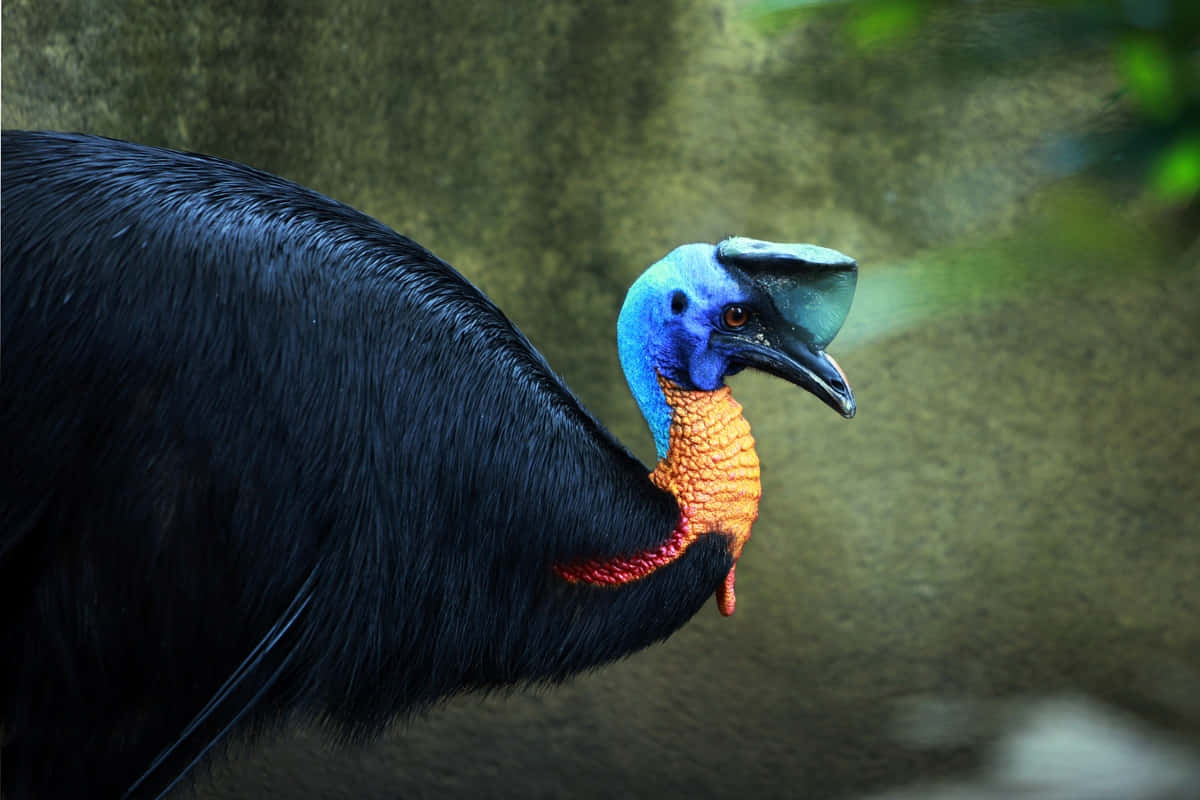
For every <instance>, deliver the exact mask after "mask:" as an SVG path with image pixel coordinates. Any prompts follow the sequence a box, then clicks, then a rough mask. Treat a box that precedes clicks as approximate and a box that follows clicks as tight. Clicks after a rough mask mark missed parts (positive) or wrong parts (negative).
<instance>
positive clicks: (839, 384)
mask: <svg viewBox="0 0 1200 800" xmlns="http://www.w3.org/2000/svg"><path fill="white" fill-rule="evenodd" d="M717 335H718V336H719V337H721V338H722V339H725V340H726V341H728V340H733V341H732V342H729V343H730V344H732V345H733V348H734V349H735V350H736V352H737V355H736V356H735V361H736V362H737V363H738V364H739V365H742V366H747V367H752V368H754V369H759V370H762V371H763V372H766V373H769V374H771V375H774V376H775V377H777V378H783V379H784V380H785V381H790V382H791V383H794V384H796V385H797V386H800V387H803V388H805V389H807V390H808V391H810V392H812V393H813V394H815V395H816V396H817V397H819V398H820V399H821V400H823V401H824V402H825V404H826V405H827V406H829V407H830V408H832V409H833V410H834V411H836V412H838V413H839V414H841V415H842V416H843V417H845V418H846V419H851V418H852V417H853V416H854V411H855V405H854V392H853V391H851V389H850V384H849V383H847V381H846V374H845V373H844V372H842V368H841V367H840V366H838V363H837V362H836V361H834V360H833V356H831V355H829V354H828V353H826V352H825V351H824V350H815V349H813V348H811V347H809V346H808V345H807V344H805V343H803V342H792V343H785V344H782V345H779V346H774V347H773V346H769V345H766V344H763V343H759V342H755V341H745V340H741V339H739V338H738V337H736V336H730V335H729V334H717ZM789 344H790V345H791V346H788V345H789Z"/></svg>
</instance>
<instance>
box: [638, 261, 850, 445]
mask: <svg viewBox="0 0 1200 800" xmlns="http://www.w3.org/2000/svg"><path fill="white" fill-rule="evenodd" d="M856 279H857V268H856V264H855V262H854V260H853V259H851V258H849V257H847V256H844V255H842V254H841V253H838V252H837V251H836V250H829V249H827V248H823V247H816V246H813V245H794V244H776V243H772V242H762V241H758V240H755V239H744V238H733V239H726V240H725V241H723V242H721V243H720V244H719V245H716V246H714V245H711V244H688V245H684V246H682V247H679V248H676V249H675V250H673V251H671V252H670V253H669V254H668V255H667V256H666V257H665V258H664V259H662V260H661V261H659V262H657V263H656V264H654V265H653V266H651V267H650V268H649V269H648V270H646V271H645V272H644V273H642V276H641V277H640V278H638V279H637V281H635V282H634V284H633V286H631V287H630V289H629V293H628V295H626V297H625V305H624V306H623V307H622V309H621V316H620V319H619V320H618V322H617V343H618V346H619V348H620V356H621V366H622V367H623V368H624V370H625V377H626V379H627V380H628V381H629V388H630V389H631V390H632V392H633V396H634V398H636V399H637V402H638V405H639V406H640V407H641V409H642V413H643V414H644V415H645V417H646V421H647V422H648V423H649V424H650V430H651V432H652V433H653V434H654V444H655V447H656V448H657V450H658V456H659V458H662V457H663V456H664V455H666V452H667V446H668V433H669V430H670V424H671V408H670V406H668V405H667V402H666V400H665V398H664V397H663V394H662V390H661V388H660V387H659V385H658V375H662V376H663V377H664V378H667V379H668V380H670V381H671V382H672V383H675V384H676V385H678V386H680V387H682V388H685V389H698V390H702V391H712V390H714V389H717V388H719V387H720V386H721V385H722V384H723V382H724V380H725V376H726V375H732V374H734V373H736V372H738V371H740V370H741V369H743V368H745V367H754V368H757V369H761V370H764V371H766V372H770V373H771V374H773V375H777V376H779V377H781V378H784V379H786V380H789V381H791V382H793V383H796V384H798V385H800V386H803V387H804V388H806V389H808V390H809V391H811V392H812V393H813V394H815V395H817V396H818V397H820V398H821V399H822V400H824V401H825V402H826V403H827V404H829V405H830V406H832V407H833V408H834V409H835V410H837V411H838V412H839V413H841V414H842V415H843V416H846V417H852V416H854V395H853V394H852V393H851V391H850V387H849V386H848V385H847V384H846V381H845V376H844V375H842V371H841V369H839V368H838V366H837V363H836V362H834V360H833V359H832V358H830V357H829V356H828V355H826V354H825V350H824V348H825V345H827V344H828V343H829V341H830V340H831V339H833V336H834V335H835V334H836V333H837V331H838V330H839V329H840V328H841V325H842V323H843V322H844V321H845V319H846V315H847V314H848V313H849V310H850V301H851V300H852V299H853V297H854V287H855V281H856Z"/></svg>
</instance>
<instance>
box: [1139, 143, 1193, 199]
mask: <svg viewBox="0 0 1200 800" xmlns="http://www.w3.org/2000/svg"><path fill="white" fill-rule="evenodd" d="M1150 185H1151V186H1152V187H1153V188H1154V191H1155V193H1157V194H1158V196H1159V197H1161V198H1162V199H1163V200H1166V201H1167V202H1169V203H1181V202H1186V201H1188V200H1190V199H1192V198H1193V197H1195V196H1196V195H1197V194H1200V133H1194V134H1191V135H1190V136H1186V137H1184V138H1182V139H1180V140H1178V141H1176V142H1175V143H1174V144H1172V145H1171V146H1170V147H1168V148H1167V149H1166V151H1164V152H1163V153H1162V154H1161V155H1160V156H1159V157H1158V158H1157V159H1155V161H1154V164H1153V166H1152V167H1151V168H1150Z"/></svg>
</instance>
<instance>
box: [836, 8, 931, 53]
mask: <svg viewBox="0 0 1200 800" xmlns="http://www.w3.org/2000/svg"><path fill="white" fill-rule="evenodd" d="M862 5H863V8H861V9H860V10H857V11H856V12H855V14H854V16H853V17H852V18H851V19H850V23H849V33H850V38H851V39H853V40H854V43H855V44H857V45H858V46H859V47H861V48H864V49H866V48H871V47H877V46H879V45H881V44H886V43H888V42H892V41H895V40H896V39H899V38H901V37H904V36H907V35H909V34H911V33H914V32H915V31H916V30H917V28H918V27H919V26H920V24H921V21H922V20H923V19H924V17H925V10H926V8H925V5H926V3H925V0H881V2H875V3H869V4H862Z"/></svg>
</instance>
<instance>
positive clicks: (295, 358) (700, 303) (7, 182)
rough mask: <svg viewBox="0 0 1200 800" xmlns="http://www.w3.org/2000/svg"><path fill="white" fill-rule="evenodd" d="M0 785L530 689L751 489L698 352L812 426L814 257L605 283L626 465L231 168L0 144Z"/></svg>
mask: <svg viewBox="0 0 1200 800" xmlns="http://www.w3.org/2000/svg"><path fill="white" fill-rule="evenodd" d="M2 151H3V232H2V236H3V239H2V247H3V262H2V263H3V321H2V326H3V327H2V331H3V341H2V348H3V362H2V369H3V373H2V378H0V439H2V441H3V446H2V447H0V587H2V593H3V602H2V603H0V653H3V659H2V662H0V663H2V666H0V669H2V673H0V715H2V716H0V725H2V727H3V761H2V770H0V771H2V775H3V790H4V795H5V796H6V797H8V798H9V799H10V800H23V798H28V797H84V796H87V797H120V796H143V795H148V796H154V795H156V794H158V793H160V792H165V791H166V790H168V789H169V788H170V787H171V786H172V785H173V784H174V782H175V781H176V780H178V778H179V777H180V776H182V775H184V774H186V773H188V771H189V770H190V768H191V767H192V766H193V765H194V764H195V763H196V762H197V761H198V760H200V759H201V758H202V757H204V755H205V754H206V753H207V752H208V751H209V748H210V747H211V746H212V745H213V744H214V743H216V742H218V741H221V740H222V737H223V736H224V735H225V734H226V733H227V732H228V731H230V730H232V729H234V728H238V729H240V730H243V731H255V730H261V729H263V728H264V726H268V725H270V724H272V723H274V724H278V723H280V722H282V721H283V720H285V719H287V718H289V717H292V716H301V717H307V718H318V719H321V720H323V721H325V722H327V723H329V724H330V725H331V726H332V728H333V730H335V731H339V732H340V733H342V734H344V735H348V736H360V735H369V734H370V733H372V732H377V731H379V730H380V729H381V728H382V727H383V726H385V725H386V724H387V723H388V722H389V721H392V720H394V719H395V718H396V717H397V716H398V715H402V714H405V713H410V712H412V711H413V710H415V709H419V708H421V707H423V706H425V705H428V704H429V703H431V702H432V701H434V700H436V699H437V698H440V697H445V696H447V695H450V694H452V693H455V692H460V691H466V690H472V689H488V688H493V687H503V686H510V685H514V684H521V683H531V682H532V683H538V682H552V681H557V680H561V679H563V678H565V677H567V676H569V675H571V674H573V673H576V672H578V671H580V670H583V669H587V668H589V667H593V666H595V665H598V664H603V663H605V662H609V661H612V660H614V659H617V658H620V657H622V656H624V655H626V654H628V653H631V652H633V651H635V650H637V649H639V648H642V647H645V646H647V645H649V644H651V643H653V642H656V641H659V640H661V639H663V638H665V637H666V636H668V635H670V634H671V633H672V632H673V631H675V630H676V629H678V628H679V627H680V626H681V625H683V624H684V623H685V622H686V621H687V620H688V619H689V618H690V617H691V616H692V615H693V614H695V613H696V612H697V610H698V609H699V608H700V607H701V606H702V604H703V603H704V600H705V598H706V597H708V596H710V595H712V594H713V593H714V592H716V594H717V598H718V602H719V606H720V609H721V611H722V612H723V613H726V614H728V613H731V612H732V611H733V606H734V594H733V578H734V565H735V563H736V561H737V558H738V556H739V555H740V553H741V551H742V547H743V545H744V544H745V542H746V539H747V537H748V536H749V534H750V526H751V524H752V522H753V521H754V518H755V516H756V514H757V504H758V498H759V493H760V486H759V467H758V460H757V457H756V456H755V453H754V447H753V440H752V439H751V436H750V430H749V427H748V426H747V424H746V422H745V420H744V419H743V417H742V414H741V409H740V407H739V406H738V404H737V403H736V402H735V401H734V400H733V399H732V398H731V397H730V394H729V389H728V388H727V387H725V386H724V378H725V376H727V375H729V374H732V373H734V372H737V371H738V370H740V369H743V368H745V367H752V368H757V369H760V370H765V371H766V372H769V373H772V374H774V375H777V376H780V377H782V378H784V379H786V380H788V381H791V382H793V383H796V384H798V385H800V386H802V387H804V388H806V389H808V390H810V391H811V392H813V393H814V394H816V395H817V396H818V397H820V398H821V399H822V400H824V401H825V402H826V403H828V404H829V405H831V406H832V407H833V408H834V409H836V410H837V411H838V412H840V413H841V414H842V415H844V416H846V417H849V416H852V415H853V413H854V399H853V395H852V394H851V392H850V389H849V388H848V386H847V385H846V382H845V379H844V376H843V375H842V373H841V370H840V369H839V368H838V366H837V364H836V363H835V362H834V361H833V359H831V358H830V357H829V356H827V355H826V354H825V352H824V348H825V346H826V345H827V343H828V342H829V341H830V340H831V339H832V338H833V335H834V334H835V333H836V332H837V330H838V329H839V327H840V326H841V324H842V322H843V320H844V319H845V317H846V314H847V312H848V309H849V305H850V301H851V297H852V295H853V293H854V285H855V280H856V266H855V263H854V261H853V260H851V259H849V258H847V257H846V256H843V255H842V254H840V253H837V252H835V251H833V250H828V249H825V248H820V247H815V246H811V245H778V244H772V243H768V242H761V241H756V240H750V239H742V238H733V239H727V240H725V241H723V242H721V243H720V244H719V245H717V246H714V245H710V244H692V245H686V246H683V247H680V248H678V249H676V250H674V251H673V252H671V253H670V254H669V255H667V256H666V257H665V258H663V259H662V260H661V261H659V262H658V263H656V264H655V265H654V266H652V267H651V268H650V269H649V270H648V271H647V272H646V273H645V274H643V275H642V276H641V278H639V279H638V280H637V282H636V283H635V284H634V285H633V287H632V288H631V289H630V291H629V294H628V298H627V300H626V302H625V305H624V307H623V309H622V311H621V314H620V318H619V324H618V328H619V330H618V344H619V349H620V358H621V363H622V365H623V368H624V370H625V372H626V375H627V376H628V381H629V384H630V387H631V388H632V390H633V394H634V395H635V397H636V399H637V401H638V403H639V405H640V407H641V409H642V411H643V412H644V414H645V416H646V419H647V421H648V422H649V426H650V429H651V431H652V432H653V435H654V440H655V444H656V446H657V451H658V456H659V462H658V466H657V467H656V468H655V469H654V470H653V472H651V473H649V477H648V472H647V470H646V468H645V467H644V466H643V465H642V464H641V463H640V462H639V461H638V460H637V459H635V458H634V457H633V456H632V455H631V454H630V453H629V452H628V451H627V450H626V449H625V448H623V447H622V446H621V445H620V444H618V443H617V442H616V441H615V440H614V439H613V437H612V436H611V435H610V434H609V433H608V432H606V430H605V429H604V428H603V427H602V426H601V425H600V423H598V422H597V421H596V420H595V419H594V418H593V417H592V416H590V415H589V414H588V412H587V411H585V410H584V408H583V407H582V406H581V405H580V403H579V402H578V401H577V400H576V398H575V397H574V396H573V395H572V394H571V392H570V391H569V390H568V389H567V388H566V387H565V386H564V385H563V384H562V382H561V381H560V380H559V378H558V377H557V376H556V375H555V374H554V373H553V372H552V371H551V370H550V368H549V367H548V366H547V365H546V363H545V361H544V360H543V359H542V358H541V356H539V355H538V353H537V352H536V351H535V350H534V349H533V347H532V346H531V345H530V343H529V342H528V341H527V340H526V339H525V338H524V337H523V336H522V335H521V333H520V332H519V331H517V329H516V328H515V327H514V326H513V325H512V323H510V322H509V321H508V320H507V319H506V318H505V317H504V316H503V315H502V314H501V313H500V311H498V310H497V309H496V308H495V307H494V306H493V305H492V304H491V303H490V302H489V301H488V300H487V299H486V298H485V297H484V296H483V295H482V294H481V293H480V292H479V291H478V290H477V289H475V288H474V287H473V286H472V285H471V284H470V283H469V282H468V281H467V280H466V279H464V278H463V277H462V276H461V275H460V274H459V273H458V272H456V271H455V270H454V269H452V268H451V267H450V266H448V265H447V264H445V263H444V262H442V261H440V260H439V259H437V258H436V257H435V256H433V255H431V254H430V253H429V252H427V251H426V250H424V249H422V248H421V247H420V246H418V245H416V244H415V243H413V242H412V241H410V240H408V239H406V238H404V237H402V236H399V235H397V234H396V233H394V232H393V231H391V230H390V229H388V228H387V227H385V226H384V225H382V224H380V223H378V222H376V221H375V220H373V219H370V218H369V217H366V216H364V215H363V214H361V213H359V212H357V211H354V210H353V209H351V208H348V207H346V206H344V205H341V204H339V203H336V202H333V201H331V200H329V199H327V198H325V197H323V196H321V195H319V194H317V193H315V192H312V191H309V190H307V189H304V188H302V187H300V186H297V185H295V184H293V183H290V182H288V181H285V180H282V179H280V178H277V177H274V176H272V175H268V174H265V173H263V172H259V171H257V170H254V169H251V168H249V167H245V166H241V165H239V164H235V163H230V162H227V161H222V160H218V159H215V158H208V157H204V156H199V155H190V154H182V153H178V152H173V151H169V150H164V149H159V148H154V147H146V146H140V145H135V144H129V143H125V142H119V141H114V140H109V139H103V138H98V137H92V136H84V135H66V134H57V133H30V132H7V133H5V134H4V136H3V147H2Z"/></svg>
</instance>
